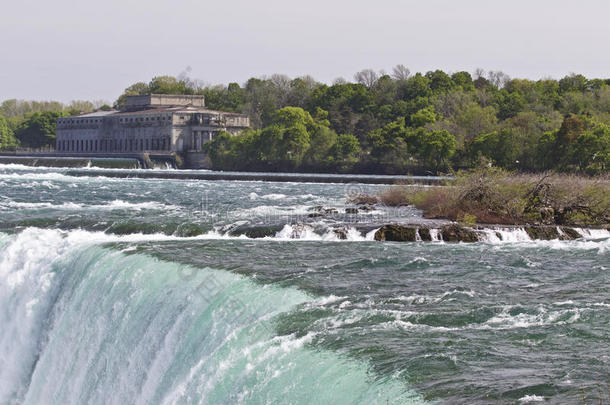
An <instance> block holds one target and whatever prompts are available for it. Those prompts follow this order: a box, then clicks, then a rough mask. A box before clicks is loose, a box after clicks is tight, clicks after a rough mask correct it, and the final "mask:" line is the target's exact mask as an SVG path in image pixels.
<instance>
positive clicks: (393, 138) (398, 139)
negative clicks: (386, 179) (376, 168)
mask: <svg viewBox="0 0 610 405" xmlns="http://www.w3.org/2000/svg"><path fill="white" fill-rule="evenodd" d="M406 135H407V130H406V128H405V120H404V118H401V119H398V120H396V121H393V122H390V123H389V124H386V125H384V126H383V127H382V128H379V129H376V130H374V131H371V132H370V133H369V134H368V136H367V143H368V145H369V146H370V156H371V159H372V160H373V162H374V163H376V164H377V165H380V166H382V167H383V168H391V169H393V170H402V169H403V168H404V167H406V165H407V163H408V157H409V156H408V150H407V141H406Z"/></svg>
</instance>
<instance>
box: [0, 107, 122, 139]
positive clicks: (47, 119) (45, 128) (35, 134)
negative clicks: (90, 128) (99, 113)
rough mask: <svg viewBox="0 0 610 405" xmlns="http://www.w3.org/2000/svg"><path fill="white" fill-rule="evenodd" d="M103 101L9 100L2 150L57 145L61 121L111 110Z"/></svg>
mask: <svg viewBox="0 0 610 405" xmlns="http://www.w3.org/2000/svg"><path fill="white" fill-rule="evenodd" d="M111 108H112V107H110V106H109V105H108V104H106V103H105V102H104V101H101V100H99V101H94V102H91V101H82V100H76V101H72V102H71V103H69V104H63V103H60V102H58V101H24V100H16V99H10V100H5V101H3V102H2V103H1V104H0V150H13V149H16V148H18V147H26V148H40V147H44V146H54V145H55V125H56V121H57V118H58V117H63V116H69V115H77V114H83V113H88V112H92V111H95V110H98V109H105V110H110V109H111Z"/></svg>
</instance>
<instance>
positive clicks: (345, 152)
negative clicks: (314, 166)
mask: <svg viewBox="0 0 610 405" xmlns="http://www.w3.org/2000/svg"><path fill="white" fill-rule="evenodd" d="M361 152H362V148H361V147H360V142H358V138H356V137H355V136H354V135H350V134H341V135H339V136H337V139H336V141H335V143H334V144H333V146H332V148H331V155H332V158H333V164H334V165H335V167H336V168H337V169H338V170H339V171H346V170H349V169H351V168H352V167H353V166H354V165H355V164H356V163H358V161H359V159H360V153H361Z"/></svg>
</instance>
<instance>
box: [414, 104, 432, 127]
mask: <svg viewBox="0 0 610 405" xmlns="http://www.w3.org/2000/svg"><path fill="white" fill-rule="evenodd" d="M434 121H436V113H435V112H434V106H429V107H426V108H422V109H421V110H419V111H418V112H416V113H415V114H412V115H411V125H413V126H414V127H423V126H424V125H426V124H431V123H433V122H434Z"/></svg>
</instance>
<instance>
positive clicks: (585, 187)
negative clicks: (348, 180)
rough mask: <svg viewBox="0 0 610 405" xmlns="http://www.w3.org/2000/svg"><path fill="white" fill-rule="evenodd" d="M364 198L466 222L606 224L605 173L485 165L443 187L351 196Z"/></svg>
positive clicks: (609, 190) (609, 209)
mask: <svg viewBox="0 0 610 405" xmlns="http://www.w3.org/2000/svg"><path fill="white" fill-rule="evenodd" d="M365 198H369V199H371V198H374V199H375V200H376V201H377V202H378V203H381V204H385V205H388V206H399V205H414V206H416V207H417V208H419V209H421V210H423V212H424V216H425V217H427V218H446V219H450V220H454V221H458V222H461V223H464V224H467V225H472V224H475V223H494V224H547V225H573V226H585V225H597V226H600V225H602V226H605V225H608V224H610V176H609V175H604V176H598V177H581V176H575V175H560V174H552V173H546V174H514V173H510V172H507V171H504V170H502V169H498V168H487V167H486V168H479V169H476V170H473V171H468V172H460V173H458V174H457V176H456V179H455V181H453V182H452V183H450V184H447V185H446V186H445V187H429V188H424V187H417V186H408V185H404V186H393V187H390V188H388V189H385V190H383V191H382V192H380V193H379V194H378V195H376V196H356V198H355V199H365ZM354 202H356V201H354Z"/></svg>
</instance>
